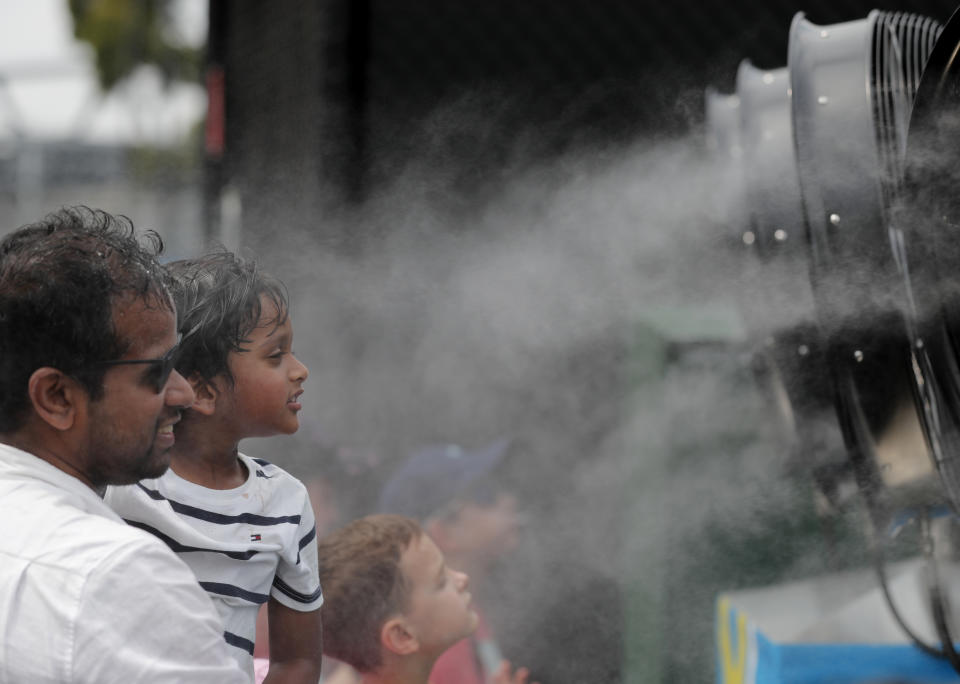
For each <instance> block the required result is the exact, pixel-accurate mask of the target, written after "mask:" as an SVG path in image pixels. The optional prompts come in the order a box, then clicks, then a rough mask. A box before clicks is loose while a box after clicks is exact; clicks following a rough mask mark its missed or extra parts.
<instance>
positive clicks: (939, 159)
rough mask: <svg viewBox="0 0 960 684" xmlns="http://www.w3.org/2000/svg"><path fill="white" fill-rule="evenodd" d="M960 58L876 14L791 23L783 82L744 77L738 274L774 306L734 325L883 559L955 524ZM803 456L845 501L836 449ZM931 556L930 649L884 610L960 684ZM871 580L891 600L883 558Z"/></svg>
mask: <svg viewBox="0 0 960 684" xmlns="http://www.w3.org/2000/svg"><path fill="white" fill-rule="evenodd" d="M938 36H939V39H938ZM958 53H960V19H958V18H957V15H955V16H954V18H952V19H951V21H950V22H949V23H948V25H947V26H946V28H945V29H944V30H943V32H942V35H941V27H940V25H939V24H938V23H937V22H935V21H933V20H931V19H929V18H926V17H920V16H917V15H913V14H905V13H887V12H880V11H874V12H872V13H871V14H870V15H869V16H868V17H867V18H865V19H861V20H857V21H851V22H846V23H841V24H833V25H828V26H819V25H816V24H813V23H812V22H810V21H808V20H807V19H806V17H804V15H803V14H798V15H797V16H796V17H795V18H794V21H793V24H792V26H791V29H790V42H789V46H788V55H789V56H788V66H787V68H786V69H782V70H775V71H767V72H762V71H759V70H756V69H753V68H752V66H751V65H750V64H749V62H744V63H743V64H742V65H741V67H740V71H739V73H738V78H737V98H738V103H739V109H740V128H739V132H738V133H739V138H738V144H739V146H740V147H741V149H742V156H743V161H742V163H741V165H740V169H741V172H742V174H743V189H742V191H740V193H739V195H738V198H737V199H738V200H739V201H742V202H743V203H744V205H745V209H744V210H743V211H742V212H741V213H742V216H743V219H742V221H743V222H742V229H743V231H744V235H745V236H748V239H745V240H744V243H745V244H746V245H748V247H749V248H750V249H749V250H748V254H747V255H746V256H747V261H746V264H747V266H745V268H748V269H756V271H755V272H756V277H755V278H754V279H753V282H752V283H748V285H752V286H753V290H754V292H753V293H752V297H751V296H747V297H744V298H743V299H744V301H746V302H750V301H751V298H752V299H753V301H754V302H761V301H766V302H767V303H768V306H767V307H766V308H764V307H759V308H758V307H756V306H750V305H748V306H746V307H745V308H744V316H745V319H746V320H747V321H748V327H749V328H750V329H751V331H752V332H753V333H754V334H755V335H756V336H757V339H758V341H760V343H762V344H763V345H766V348H767V349H768V350H774V351H777V352H779V353H776V354H773V355H772V357H771V360H772V364H773V365H774V366H775V367H776V368H777V369H778V371H779V374H780V377H782V378H794V379H797V378H807V380H808V381H807V382H806V383H805V384H804V383H796V382H794V385H793V386H794V388H799V389H800V391H799V392H793V393H791V394H789V395H788V396H789V399H790V400H789V402H787V403H788V405H789V406H790V407H791V409H792V410H793V413H794V414H798V413H800V414H802V411H798V410H797V409H798V407H806V411H807V416H806V417H807V418H809V417H810V416H811V415H814V412H813V407H819V408H820V409H822V408H823V407H824V406H825V405H830V404H832V406H833V408H834V409H835V420H836V421H837V422H838V423H839V426H840V429H841V432H842V434H843V441H844V447H845V448H844V450H843V451H844V452H845V453H844V455H843V456H842V457H841V460H842V461H844V462H846V463H847V464H849V465H851V466H852V467H853V472H854V473H855V475H856V480H857V484H858V488H859V490H860V492H861V493H862V494H863V496H864V498H865V499H866V501H867V503H868V509H869V511H870V512H871V514H872V515H871V518H872V522H873V524H874V528H875V530H876V533H877V539H878V541H879V542H880V543H879V544H878V547H879V549H880V550H882V548H883V543H882V542H883V541H884V540H885V538H886V535H887V532H888V531H889V530H890V529H891V528H893V527H895V526H896V525H898V524H900V523H901V522H902V521H903V520H905V519H915V520H918V521H920V527H921V528H922V529H924V530H925V534H926V537H925V538H926V539H927V540H928V541H931V540H932V535H931V534H930V532H929V529H930V524H931V520H932V519H933V518H935V517H937V516H939V515H941V512H942V511H943V510H948V508H952V512H953V513H957V512H960V240H958V239H957V238H958V236H957V235H956V234H955V231H956V230H957V229H958V228H960V197H957V195H956V193H955V188H956V187H957V183H956V182H955V181H956V180H960V155H958V154H957V152H956V150H958V149H960V106H958V105H960V60H958V58H957V55H958ZM925 67H926V68H925ZM765 87H769V89H768V90H764V88H765ZM915 100H916V104H915V103H914V101H915ZM710 123H711V120H710V119H709V117H708V124H710ZM784 131H788V137H789V144H784V137H785V136H784V135H783V132H784ZM908 131H909V135H908ZM771 179H775V180H771ZM756 264H760V266H759V267H757V266H756ZM771 293H773V294H771ZM797 349H803V350H804V351H805V352H806V353H807V354H809V353H810V351H811V350H815V352H816V353H815V354H814V355H813V356H814V357H815V358H816V359H817V362H816V363H815V364H811V363H807V364H806V365H803V366H798V364H797V363H796V356H797V355H796V353H795V352H796V350H797ZM813 378H818V379H819V380H820V383H819V384H816V383H812V382H810V379H813ZM784 386H785V387H786V386H788V384H787V383H784ZM804 395H806V396H804ZM808 422H809V424H808V425H806V426H801V425H800V424H798V425H797V430H798V432H803V431H805V430H807V429H809V428H810V425H812V424H813V423H812V421H808ZM814 434H822V433H814ZM801 444H802V446H803V448H805V449H808V450H810V451H809V457H810V461H811V463H809V469H810V472H811V473H814V474H815V476H817V477H818V481H819V482H820V484H821V488H822V489H824V490H825V491H829V489H830V484H831V478H834V480H833V482H834V485H839V483H841V482H842V478H844V477H845V476H846V471H844V469H842V468H834V469H829V468H824V465H826V464H829V463H830V459H829V458H827V459H826V460H824V453H830V452H829V450H828V451H827V452H824V451H823V450H821V451H817V450H816V449H811V440H810V439H807V440H805V442H804V440H801ZM931 547H932V543H928V544H925V550H926V551H927V552H928V560H929V561H930V567H931V581H930V583H929V589H930V604H931V609H932V615H933V617H934V622H935V623H936V625H935V626H936V628H937V634H938V636H939V637H940V642H941V643H940V645H930V644H925V643H922V642H921V641H920V640H919V639H917V638H916V637H913V632H912V631H911V629H910V628H909V626H907V625H906V624H905V623H903V621H902V620H900V617H899V615H898V613H897V609H896V606H895V605H894V603H893V601H892V600H890V607H891V609H892V611H893V613H894V615H895V616H896V617H897V619H898V620H899V621H900V622H901V625H902V626H903V628H904V630H905V631H906V632H907V633H908V634H910V636H911V637H913V638H914V641H916V642H917V643H918V645H919V646H920V647H921V648H923V649H924V650H926V651H928V652H930V653H934V654H936V655H939V656H943V657H946V658H947V659H948V660H950V662H951V664H952V665H953V667H954V668H955V669H957V670H958V671H960V656H958V654H957V653H956V652H955V651H954V649H953V647H952V645H953V643H954V638H953V634H952V631H951V629H950V626H949V625H948V620H947V618H946V615H947V613H948V610H947V607H946V606H945V603H944V601H943V600H942V595H943V592H942V591H941V590H940V587H939V584H938V582H937V579H936V569H935V563H933V560H932V551H930V550H929V549H930V548H931ZM878 570H879V571H880V578H881V582H882V584H884V589H885V591H886V586H885V576H884V567H883V559H882V555H879V556H878ZM887 598H888V600H889V599H890V596H889V593H888V592H887Z"/></svg>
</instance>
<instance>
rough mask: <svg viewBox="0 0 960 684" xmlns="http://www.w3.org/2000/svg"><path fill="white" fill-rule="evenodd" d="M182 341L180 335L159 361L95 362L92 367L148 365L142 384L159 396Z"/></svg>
mask: <svg viewBox="0 0 960 684" xmlns="http://www.w3.org/2000/svg"><path fill="white" fill-rule="evenodd" d="M182 339H183V336H182V335H178V336H177V343H176V344H175V345H173V346H172V347H170V350H169V351H168V352H167V353H166V354H164V355H163V356H161V357H160V358H159V359H117V360H114V361H97V362H96V363H94V364H93V365H94V366H128V365H132V364H150V365H151V368H150V370H148V371H147V373H146V374H145V375H144V378H143V379H144V382H146V383H148V384H149V385H150V386H151V387H153V389H154V390H156V392H157V394H160V393H161V392H162V391H163V388H164V387H166V385H167V380H169V379H170V373H172V372H173V368H174V366H176V364H177V359H178V357H179V353H180V342H181V340H182Z"/></svg>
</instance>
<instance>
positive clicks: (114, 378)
mask: <svg viewBox="0 0 960 684" xmlns="http://www.w3.org/2000/svg"><path fill="white" fill-rule="evenodd" d="M152 237H153V243H154V244H153V249H149V248H148V247H147V246H145V245H143V244H141V243H140V242H139V240H138V239H137V237H136V236H135V234H134V230H133V226H132V225H131V223H130V222H129V221H128V220H126V219H120V218H116V217H114V216H111V215H110V214H107V213H105V212H101V211H94V210H90V209H87V208H84V207H78V208H71V209H65V210H61V211H60V212H57V213H55V214H51V215H50V216H48V217H46V218H45V219H44V220H43V221H41V222H40V223H36V224H32V225H29V226H25V227H23V228H21V229H19V230H17V231H15V232H14V233H11V234H10V235H8V236H7V237H6V238H4V239H3V241H2V242H0V684H8V683H13V682H31V683H34V682H77V683H79V682H91V683H92V682H98V683H105V682H107V683H109V682H116V683H117V684H119V683H121V682H124V683H127V682H134V681H136V682H161V681H162V682H173V681H176V682H186V683H190V682H197V683H199V682H228V683H229V682H243V681H246V678H245V677H244V675H243V674H242V673H241V671H240V670H239V669H238V668H237V667H236V665H235V664H234V661H233V660H232V659H231V658H230V657H229V655H228V654H227V652H226V647H225V644H224V641H223V638H222V630H223V628H222V625H221V623H220V621H219V618H218V617H217V614H216V612H215V610H214V608H213V606H212V604H211V603H210V600H209V599H208V598H207V595H206V593H205V592H204V591H203V590H202V589H201V588H200V587H199V585H198V584H197V583H196V580H195V579H194V576H193V574H192V573H191V572H190V571H189V569H188V568H187V567H186V566H185V565H184V564H183V563H182V562H181V561H180V560H179V559H178V558H177V557H176V555H175V554H173V553H172V552H171V551H170V550H169V549H168V548H167V547H166V546H165V545H164V544H163V543H161V542H159V541H158V540H157V539H156V538H154V537H152V536H151V535H148V534H146V533H144V532H142V531H140V530H137V529H135V528H133V527H129V526H127V525H125V524H124V523H123V521H122V520H121V519H120V518H119V517H118V516H116V514H114V513H113V512H112V511H111V510H110V509H109V508H107V507H106V505H105V504H104V503H103V501H102V500H101V498H100V496H101V494H102V491H103V489H104V488H105V487H106V486H107V485H109V484H128V483H132V482H136V481H137V480H140V479H142V478H145V477H157V476H159V475H160V474H162V473H163V472H164V471H165V470H166V469H167V467H168V465H169V456H168V454H167V452H168V451H169V449H170V448H171V447H172V446H173V443H174V436H173V425H174V424H175V423H176V422H177V421H178V420H179V417H180V413H181V411H183V410H184V409H185V408H187V407H188V406H190V405H191V404H192V403H193V399H194V396H193V391H192V390H191V388H190V385H189V384H188V383H187V382H186V380H184V379H183V377H181V376H180V375H179V374H177V373H176V372H175V371H174V370H173V364H174V362H175V360H176V347H177V343H178V338H177V334H176V317H175V313H174V309H173V305H172V302H171V299H170V296H169V294H168V292H167V289H166V287H165V278H166V277H165V275H164V273H163V270H162V268H161V267H160V266H159V264H158V263H157V260H156V253H158V252H159V250H160V248H162V245H161V244H160V241H159V238H156V236H152Z"/></svg>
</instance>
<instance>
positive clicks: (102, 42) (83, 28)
mask: <svg viewBox="0 0 960 684" xmlns="http://www.w3.org/2000/svg"><path fill="white" fill-rule="evenodd" d="M172 4H173V3H172V2H171V0H137V2H130V1H129V0H68V5H69V7H70V14H71V16H72V17H73V24H74V35H75V36H76V37H77V38H78V39H79V40H82V41H85V42H87V43H89V44H90V45H91V46H92V47H93V50H94V54H95V55H96V66H97V73H98V75H99V78H100V85H101V87H102V88H103V89H104V90H110V89H111V88H113V87H114V86H115V85H116V84H117V83H118V82H119V81H121V80H123V79H124V78H125V77H126V76H128V75H130V74H131V73H132V72H133V71H134V70H135V69H137V68H138V67H139V66H141V65H144V64H151V65H153V66H155V67H156V68H157V69H158V70H159V71H160V74H161V75H162V77H163V80H164V83H166V84H169V83H171V82H172V81H175V80H181V81H199V79H200V65H201V60H202V53H201V50H199V49H197V48H193V47H189V46H186V45H183V44H181V42H180V41H178V40H177V37H176V34H175V32H174V31H173V30H172V22H171V5H172Z"/></svg>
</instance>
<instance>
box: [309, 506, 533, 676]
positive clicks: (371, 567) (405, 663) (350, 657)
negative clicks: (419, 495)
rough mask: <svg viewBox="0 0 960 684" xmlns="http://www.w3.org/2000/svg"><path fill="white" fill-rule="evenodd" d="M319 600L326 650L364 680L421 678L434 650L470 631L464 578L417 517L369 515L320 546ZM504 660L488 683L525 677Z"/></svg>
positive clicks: (472, 621)
mask: <svg viewBox="0 0 960 684" xmlns="http://www.w3.org/2000/svg"><path fill="white" fill-rule="evenodd" d="M318 556H319V564H320V581H321V582H322V583H323V586H324V595H325V597H326V598H325V603H324V606H323V609H322V610H321V611H320V612H321V615H322V617H323V627H324V632H325V634H326V638H325V639H324V644H323V647H324V653H326V654H327V655H329V656H330V657H332V658H336V659H337V660H341V661H343V662H345V663H347V664H348V665H351V666H352V667H353V668H354V669H356V670H357V671H358V672H359V673H360V680H361V682H362V683H363V684H427V682H428V679H429V676H430V671H431V669H432V668H433V665H434V663H435V662H436V660H437V658H438V657H440V655H441V654H442V653H443V652H444V651H446V650H447V649H448V648H450V646H452V645H453V644H455V643H457V642H458V641H460V640H461V639H463V638H465V637H466V636H468V635H470V634H471V633H473V631H474V630H475V629H476V628H477V614H476V612H475V611H474V610H473V608H472V607H471V605H470V592H469V591H467V586H468V584H469V578H468V577H467V575H465V574H464V573H462V572H457V571H456V570H453V569H451V568H449V567H448V566H447V565H446V563H445V562H444V558H443V554H442V553H441V552H440V549H438V548H437V545H436V544H434V543H433V540H432V539H430V537H428V536H427V535H426V534H424V533H423V531H422V530H421V529H420V526H419V524H417V522H416V521H414V520H413V519H412V518H407V517H404V516H400V515H389V514H386V515H371V516H367V517H365V518H361V519H360V520H355V521H353V522H352V523H350V524H349V525H347V526H346V527H344V528H342V529H341V530H339V531H337V532H335V533H333V534H332V535H330V536H328V537H326V538H325V539H323V540H322V541H321V542H320V544H319V548H318ZM527 676H528V673H527V671H526V670H525V669H523V668H521V669H519V670H517V672H516V673H511V672H510V665H509V663H506V662H504V663H503V665H502V666H501V668H500V669H499V670H498V671H497V672H496V674H495V676H494V677H493V680H492V681H493V682H494V684H524V683H525V682H526V680H527Z"/></svg>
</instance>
